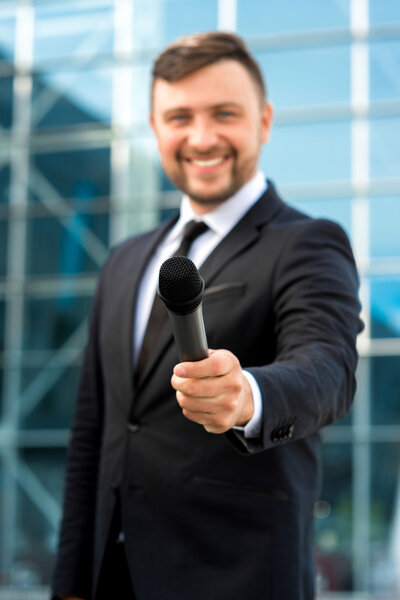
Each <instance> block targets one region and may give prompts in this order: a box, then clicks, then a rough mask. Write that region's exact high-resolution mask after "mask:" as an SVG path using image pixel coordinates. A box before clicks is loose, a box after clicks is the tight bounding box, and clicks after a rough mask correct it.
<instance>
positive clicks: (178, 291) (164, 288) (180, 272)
mask: <svg viewBox="0 0 400 600" xmlns="http://www.w3.org/2000/svg"><path fill="white" fill-rule="evenodd" d="M203 291H204V280H203V279H202V277H201V275H200V273H199V271H198V269H197V267H196V265H195V264H194V263H193V262H192V261H191V260H190V258H187V257H186V256H173V257H172V258H168V259H167V260H166V261H165V262H163V264H162V265H161V267H160V274H159V283H158V295H159V296H160V298H161V300H162V301H163V302H164V304H165V306H166V308H167V311H168V316H169V318H170V320H171V324H172V331H173V334H174V338H175V343H176V346H177V349H178V356H179V360H180V361H181V362H182V361H196V360H202V359H203V358H207V356H208V345H207V337H206V331H205V328H204V320H203V310H202V305H201V301H202V298H203Z"/></svg>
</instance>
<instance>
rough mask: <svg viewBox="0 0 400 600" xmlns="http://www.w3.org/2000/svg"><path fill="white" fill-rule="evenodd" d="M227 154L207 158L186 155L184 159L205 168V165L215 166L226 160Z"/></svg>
mask: <svg viewBox="0 0 400 600" xmlns="http://www.w3.org/2000/svg"><path fill="white" fill-rule="evenodd" d="M227 158H228V157H227V156H218V157H216V158H209V159H208V160H201V159H198V158H190V157H187V158H185V160H186V161H187V162H189V163H191V164H193V165H195V166H196V167H201V168H207V167H216V166H217V165H220V164H222V163H223V162H225V161H226V160H227Z"/></svg>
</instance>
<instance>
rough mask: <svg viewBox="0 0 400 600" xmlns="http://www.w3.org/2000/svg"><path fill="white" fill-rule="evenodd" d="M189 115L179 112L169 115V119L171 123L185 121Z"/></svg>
mask: <svg viewBox="0 0 400 600" xmlns="http://www.w3.org/2000/svg"><path fill="white" fill-rule="evenodd" d="M188 118H189V117H188V115H184V114H179V115H171V116H170V117H169V121H170V122H171V123H184V122H185V121H187V120H188Z"/></svg>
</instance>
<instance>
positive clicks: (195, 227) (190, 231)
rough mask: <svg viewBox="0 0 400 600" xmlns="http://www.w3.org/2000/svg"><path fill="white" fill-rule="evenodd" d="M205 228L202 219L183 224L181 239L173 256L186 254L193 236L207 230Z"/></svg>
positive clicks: (206, 227) (193, 238)
mask: <svg viewBox="0 0 400 600" xmlns="http://www.w3.org/2000/svg"><path fill="white" fill-rule="evenodd" d="M207 229H208V225H206V224H205V223H203V221H189V223H187V224H186V225H185V229H184V230H183V237H182V241H181V244H180V246H179V248H178V250H177V251H176V253H175V256H186V255H187V253H188V250H189V248H190V246H191V245H192V242H193V241H194V240H195V238H197V237H198V236H199V235H201V234H202V233H204V232H205V231H207Z"/></svg>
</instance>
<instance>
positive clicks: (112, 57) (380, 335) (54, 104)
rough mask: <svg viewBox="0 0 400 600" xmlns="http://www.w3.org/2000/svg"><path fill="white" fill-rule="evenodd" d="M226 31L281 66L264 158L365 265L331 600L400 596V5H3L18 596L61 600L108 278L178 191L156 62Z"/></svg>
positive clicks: (11, 509)
mask: <svg viewBox="0 0 400 600" xmlns="http://www.w3.org/2000/svg"><path fill="white" fill-rule="evenodd" d="M211 29H222V30H232V31H237V32H238V33H239V34H241V35H243V36H244V38H245V39H246V41H247V42H248V44H249V46H250V48H251V50H252V51H253V52H254V54H255V56H256V58H257V59H258V60H259V62H260V64H261V66H262V69H263V71H264V73H265V77H266V81H267V86H268V90H269V96H270V99H271V100H272V102H273V104H274V106H275V111H276V119H275V126H274V130H273V133H272V139H271V141H270V143H269V144H268V145H267V146H266V148H265V150H264V152H263V155H262V161H261V166H262V169H263V170H264V172H265V173H266V175H267V176H268V177H270V178H271V179H273V180H274V182H275V183H276V184H277V186H278V189H279V191H280V193H281V195H282V196H283V197H284V198H285V199H286V200H287V201H288V202H290V203H291V204H293V205H295V206H297V207H299V208H300V209H302V210H304V211H306V212H307V213H309V214H311V215H315V216H326V217H329V218H332V219H333V220H335V221H338V222H340V223H341V224H342V226H343V227H344V229H345V230H346V231H347V233H348V235H349V237H350V239H351V242H352V246H353V248H354V252H355V255H356V259H357V262H358V266H359V271H360V276H361V298H362V303H363V319H364V321H365V325H366V327H365V330H364V332H363V334H362V335H361V336H360V339H359V352H360V364H359V370H358V392H357V397H356V401H355V403H354V407H353V409H352V412H351V414H350V415H349V416H348V417H346V419H345V420H343V421H341V422H340V423H337V424H336V425H334V426H331V427H329V428H327V429H326V430H324V431H323V433H322V435H323V441H324V443H323V457H324V482H323V488H322V490H321V496H320V501H319V502H318V503H317V504H316V506H315V541H316V547H315V553H316V562H317V567H318V574H317V587H318V590H319V597H321V598H339V597H340V598H343V597H346V598H353V599H355V598H359V597H362V598H363V599H371V600H372V599H379V598H400V460H399V457H400V234H399V231H400V169H399V165H400V3H399V2H398V0H324V1H323V2H316V1H315V0H280V1H279V2H272V1H269V0H263V1H261V0H219V1H218V0H201V2H200V1H196V0H68V2H66V1H65V2H63V1H60V0H19V1H17V0H14V1H12V0H2V1H1V2H0V598H3V597H4V598H7V600H10V599H11V598H14V597H15V598H17V597H19V596H17V595H15V596H13V595H12V591H11V590H12V589H14V590H18V589H23V590H25V591H24V594H23V595H21V597H23V598H29V597H30V596H29V595H28V594H30V593H32V594H33V593H34V592H35V593H37V594H38V595H37V596H35V597H37V598H39V596H40V593H42V596H40V597H43V598H44V597H46V595H45V590H46V586H48V584H49V581H50V577H51V571H52V566H53V561H54V552H55V547H56V540H57V531H58V526H59V521H60V514H61V501H62V494H63V482H64V467H65V458H66V449H67V445H68V435H69V434H68V432H69V427H70V424H71V418H72V414H73V408H74V402H75V392H76V387H77V381H78V377H79V369H80V365H81V360H82V350H83V347H84V344H85V337H86V326H87V317H88V313H89V311H90V306H91V301H92V297H93V292H94V289H95V285H96V278H97V273H98V270H99V268H100V267H101V265H102V263H103V261H104V259H105V257H106V256H107V252H108V249H109V248H110V247H111V246H113V245H114V244H115V243H117V242H118V241H120V240H122V239H124V238H125V237H127V236H128V235H132V234H135V233H137V232H141V231H144V230H146V229H148V228H150V227H152V226H154V225H156V224H158V223H159V222H160V221H161V220H163V219H164V218H165V217H166V216H167V215H169V214H170V212H171V211H172V210H173V209H174V208H175V207H176V206H177V205H178V203H179V194H178V193H177V192H176V191H175V190H174V189H173V188H172V187H171V185H170V183H169V182H168V180H167V179H166V178H165V176H164V175H163V173H162V171H161V169H160V165H159V160H158V156H157V149H156V144H155V141H154V139H153V136H152V134H151V131H150V128H149V126H148V122H147V114H148V108H149V76H150V70H151V63H152V60H153V59H154V57H155V56H156V55H157V53H158V52H159V51H160V50H161V48H162V47H163V46H164V45H165V44H166V43H167V42H169V41H171V40H173V39H174V38H175V37H177V36H178V35H182V34H186V33H190V32H193V31H203V30H211ZM396 132H397V133H396ZM398 369H399V370H398ZM10 586H11V587H10ZM2 593H3V594H5V595H4V596H3V595H2ZM13 593H14V592H13ZM15 593H17V592H15ZM343 595H344V596H343ZM33 597H34V596H33V595H32V598H33Z"/></svg>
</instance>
